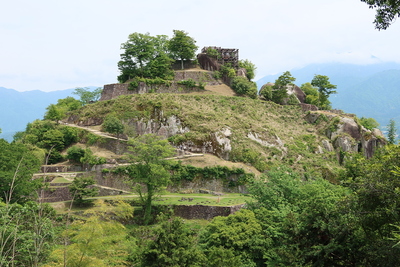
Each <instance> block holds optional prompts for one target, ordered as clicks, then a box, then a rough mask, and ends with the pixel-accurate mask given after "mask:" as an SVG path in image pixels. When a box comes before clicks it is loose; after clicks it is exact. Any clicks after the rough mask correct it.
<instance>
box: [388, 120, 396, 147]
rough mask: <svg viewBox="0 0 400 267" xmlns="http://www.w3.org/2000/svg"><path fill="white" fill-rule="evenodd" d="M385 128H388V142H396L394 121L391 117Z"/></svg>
mask: <svg viewBox="0 0 400 267" xmlns="http://www.w3.org/2000/svg"><path fill="white" fill-rule="evenodd" d="M387 128H388V133H387V136H388V142H389V144H396V143H397V141H396V139H397V134H396V132H397V128H396V122H395V121H394V120H393V119H390V121H389V125H388V126H387Z"/></svg>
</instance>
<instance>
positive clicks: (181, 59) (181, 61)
mask: <svg viewBox="0 0 400 267" xmlns="http://www.w3.org/2000/svg"><path fill="white" fill-rule="evenodd" d="M181 67H182V69H183V59H181Z"/></svg>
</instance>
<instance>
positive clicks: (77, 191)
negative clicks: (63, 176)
mask: <svg viewBox="0 0 400 267" xmlns="http://www.w3.org/2000/svg"><path fill="white" fill-rule="evenodd" d="M94 184H95V181H94V179H93V177H75V179H74V181H73V182H72V183H71V184H70V185H69V186H68V188H69V192H70V193H71V195H72V197H73V201H74V203H75V204H77V205H79V206H81V205H83V204H89V203H92V200H88V199H85V198H88V197H94V196H97V195H98V193H99V189H98V188H97V187H94V186H91V185H94Z"/></svg>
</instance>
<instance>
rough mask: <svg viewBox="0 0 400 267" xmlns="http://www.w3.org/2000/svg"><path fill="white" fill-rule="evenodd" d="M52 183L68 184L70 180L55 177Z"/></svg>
mask: <svg viewBox="0 0 400 267" xmlns="http://www.w3.org/2000/svg"><path fill="white" fill-rule="evenodd" d="M51 182H52V183H65V184H70V183H72V181H70V180H67V179H65V178H64V177H56V178H55V179H54V180H53V181H51Z"/></svg>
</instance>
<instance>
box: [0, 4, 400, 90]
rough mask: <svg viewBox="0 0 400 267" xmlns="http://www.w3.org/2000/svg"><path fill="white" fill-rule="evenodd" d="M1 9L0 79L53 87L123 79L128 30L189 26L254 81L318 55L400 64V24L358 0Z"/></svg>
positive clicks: (19, 86)
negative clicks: (230, 52)
mask: <svg viewBox="0 0 400 267" xmlns="http://www.w3.org/2000/svg"><path fill="white" fill-rule="evenodd" d="M2 2H3V3H2V5H1V11H2V12H1V14H0V36H1V39H0V87H6V88H10V89H15V90H17V91H29V90H42V91H54V90H64V89H70V88H76V87H85V86H103V85H104V84H110V83H116V82H117V79H116V77H117V76H118V74H119V71H118V67H117V63H118V61H119V60H120V54H121V53H122V50H121V49H120V46H121V43H123V42H126V41H127V39H128V36H129V34H131V33H134V32H138V33H147V32H148V33H150V35H161V34H163V35H168V36H169V37H172V36H173V30H184V31H186V32H187V33H188V34H189V36H191V37H193V38H194V39H195V40H196V41H197V45H198V46H199V51H200V50H201V48H202V47H204V46H219V47H224V48H238V49H239V57H240V59H248V60H250V61H251V62H253V63H254V64H255V65H256V67H257V75H256V78H255V80H257V79H260V78H262V77H263V76H266V75H271V74H277V73H280V72H284V71H287V70H292V69H294V68H301V67H304V66H306V65H309V64H313V63H328V62H342V63H354V64H371V63H375V62H388V61H392V62H393V61H394V62H400V53H399V52H398V46H399V43H400V22H397V23H396V22H395V23H394V24H393V25H392V26H391V27H389V29H388V30H386V31H378V30H376V29H375V27H374V25H373V20H374V17H375V11H374V10H371V9H369V8H368V5H367V4H365V3H363V2H361V1H360V0H302V1H297V0H246V1H243V0H242V1H239V0H229V1H228V0H202V1H199V0H168V1H166V0H142V1H137V0H112V1H111V0H68V1H64V0H58V1H54V0H36V1H32V0H13V1H5V0H4V1H2Z"/></svg>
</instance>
